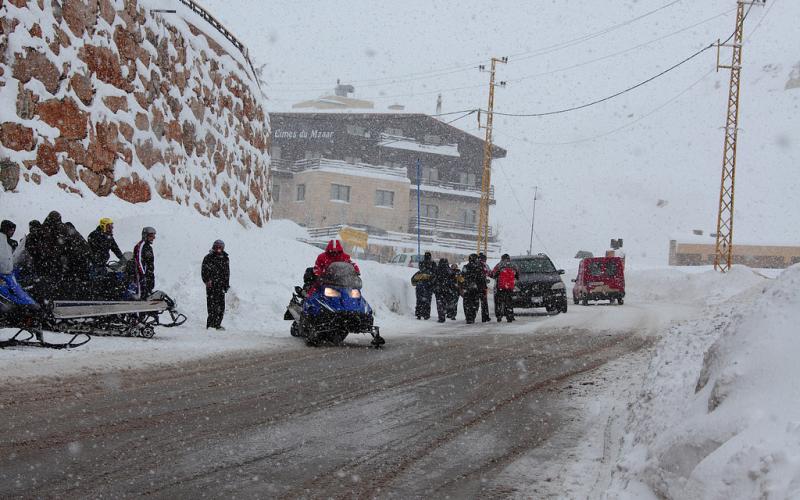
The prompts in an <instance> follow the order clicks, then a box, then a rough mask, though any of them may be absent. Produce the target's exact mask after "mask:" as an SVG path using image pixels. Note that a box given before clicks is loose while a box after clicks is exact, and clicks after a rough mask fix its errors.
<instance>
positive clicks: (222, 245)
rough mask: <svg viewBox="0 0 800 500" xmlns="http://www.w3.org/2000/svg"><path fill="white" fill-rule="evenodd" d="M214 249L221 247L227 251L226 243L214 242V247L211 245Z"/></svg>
mask: <svg viewBox="0 0 800 500" xmlns="http://www.w3.org/2000/svg"><path fill="white" fill-rule="evenodd" d="M214 247H221V248H222V249H223V250H224V249H225V242H224V241H222V240H217V241H215V242H214V244H213V245H211V248H214Z"/></svg>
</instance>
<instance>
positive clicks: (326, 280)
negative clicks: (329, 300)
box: [322, 262, 361, 288]
mask: <svg viewBox="0 0 800 500" xmlns="http://www.w3.org/2000/svg"><path fill="white" fill-rule="evenodd" d="M322 283H323V284H325V285H330V286H335V287H340V288H361V277H360V276H359V275H358V273H356V269H355V268H354V267H353V264H350V263H349V262H334V263H333V264H331V265H330V266H328V270H327V271H325V274H324V275H323V276H322Z"/></svg>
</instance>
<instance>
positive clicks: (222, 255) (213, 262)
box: [200, 240, 231, 330]
mask: <svg viewBox="0 0 800 500" xmlns="http://www.w3.org/2000/svg"><path fill="white" fill-rule="evenodd" d="M200 275H201V277H202V279H203V283H205V285H206V306H207V310H208V319H206V329H208V328H214V329H216V330H225V328H224V327H223V326H222V317H223V316H224V315H225V294H226V293H227V292H228V289H229V288H230V276H231V271H230V260H229V259H228V254H227V253H226V252H225V242H224V241H222V240H217V241H215V242H214V244H213V245H212V247H211V250H209V252H208V254H207V255H206V256H205V258H203V265H202V267H201V270H200Z"/></svg>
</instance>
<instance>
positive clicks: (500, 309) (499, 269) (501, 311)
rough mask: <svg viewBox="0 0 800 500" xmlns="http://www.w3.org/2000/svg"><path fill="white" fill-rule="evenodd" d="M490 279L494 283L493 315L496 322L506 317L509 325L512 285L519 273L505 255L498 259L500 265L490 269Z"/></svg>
mask: <svg viewBox="0 0 800 500" xmlns="http://www.w3.org/2000/svg"><path fill="white" fill-rule="evenodd" d="M492 278H494V279H495V280H497V281H496V283H495V288H494V315H495V316H496V317H497V321H498V322H500V321H503V316H505V317H506V319H507V320H508V322H509V323H511V322H512V321H514V307H513V305H512V301H511V299H512V295H513V293H514V285H515V284H516V280H517V279H519V271H518V270H517V268H516V267H514V265H513V264H512V263H511V257H510V256H509V255H508V254H507V253H506V254H503V256H502V257H501V258H500V263H499V264H497V265H496V266H494V269H492Z"/></svg>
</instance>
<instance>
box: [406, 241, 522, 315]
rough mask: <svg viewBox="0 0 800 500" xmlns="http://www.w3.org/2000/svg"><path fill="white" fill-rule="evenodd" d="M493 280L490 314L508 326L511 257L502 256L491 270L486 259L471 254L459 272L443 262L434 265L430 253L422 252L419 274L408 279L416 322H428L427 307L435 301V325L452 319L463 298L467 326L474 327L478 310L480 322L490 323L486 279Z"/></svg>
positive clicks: (514, 271) (514, 273) (515, 275)
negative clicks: (414, 296) (414, 291)
mask: <svg viewBox="0 0 800 500" xmlns="http://www.w3.org/2000/svg"><path fill="white" fill-rule="evenodd" d="M489 278H494V279H495V280H496V281H495V294H494V311H495V316H496V318H497V321H498V322H500V321H502V320H503V318H504V317H505V318H506V320H507V321H508V322H509V323H510V322H512V321H514V308H513V303H512V299H513V291H514V286H515V284H516V280H517V279H519V271H518V270H517V269H516V268H515V267H514V265H513V264H512V262H511V257H510V256H509V255H508V254H504V255H503V256H502V258H501V260H500V263H499V264H497V265H496V266H495V267H494V269H489V266H488V265H487V263H486V255H485V254H483V253H480V254H471V255H470V256H469V257H468V260H467V263H466V265H464V267H463V268H462V269H459V268H458V265H456V264H452V265H451V264H450V263H449V262H448V260H447V259H439V262H438V263H436V262H434V260H433V256H432V255H431V253H430V252H425V255H424V257H423V259H422V260H421V261H420V263H419V271H418V272H417V273H416V274H415V275H414V276H413V277H412V280H411V283H412V284H413V285H414V287H415V288H416V296H417V303H416V308H415V311H414V313H415V315H416V318H417V319H425V320H427V319H430V317H431V306H432V303H433V300H434V298H435V300H436V312H437V315H438V321H439V323H444V322H445V321H446V320H448V319H451V320H454V319H456V314H457V312H458V300H459V298H463V303H464V306H463V307H464V316H465V317H466V320H467V323H468V324H471V323H475V320H476V317H477V315H478V310H479V309H480V312H481V321H483V322H484V323H485V322H487V321H491V316H490V315H489V300H488V292H489V287H488V279H489Z"/></svg>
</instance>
